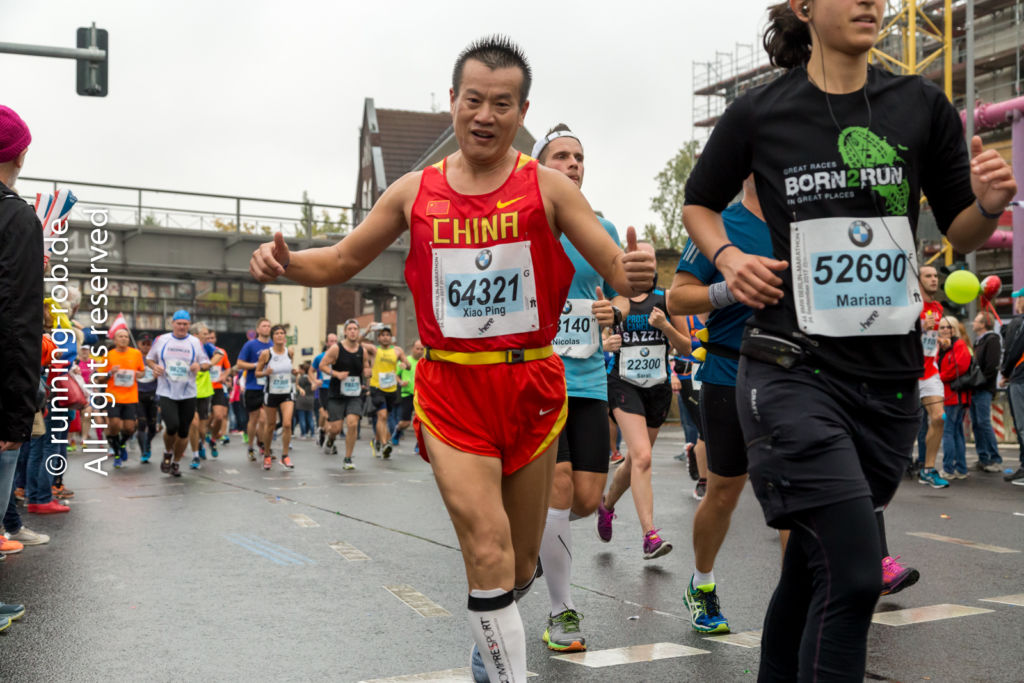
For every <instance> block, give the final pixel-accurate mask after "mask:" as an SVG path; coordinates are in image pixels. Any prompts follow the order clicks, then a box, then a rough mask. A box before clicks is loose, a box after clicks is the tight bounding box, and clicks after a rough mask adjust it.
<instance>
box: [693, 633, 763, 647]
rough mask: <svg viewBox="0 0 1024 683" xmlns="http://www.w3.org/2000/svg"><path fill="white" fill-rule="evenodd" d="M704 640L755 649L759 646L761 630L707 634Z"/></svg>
mask: <svg viewBox="0 0 1024 683" xmlns="http://www.w3.org/2000/svg"><path fill="white" fill-rule="evenodd" d="M704 640H709V641H711V642H713V643H715V642H718V643H725V644H726V645H735V646H737V647H746V648H750V649H756V648H759V647H761V631H760V630H757V631H743V632H741V633H728V634H726V635H724V636H707V637H705V638H704Z"/></svg>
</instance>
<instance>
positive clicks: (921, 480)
mask: <svg viewBox="0 0 1024 683" xmlns="http://www.w3.org/2000/svg"><path fill="white" fill-rule="evenodd" d="M917 483H918V484H925V485H927V486H931V487H932V488H933V489H944V488H946V487H948V486H949V482H948V481H946V480H945V479H943V478H942V477H940V476H939V472H938V470H936V469H935V468H932V469H927V468H922V469H921V471H920V472H918V473H917Z"/></svg>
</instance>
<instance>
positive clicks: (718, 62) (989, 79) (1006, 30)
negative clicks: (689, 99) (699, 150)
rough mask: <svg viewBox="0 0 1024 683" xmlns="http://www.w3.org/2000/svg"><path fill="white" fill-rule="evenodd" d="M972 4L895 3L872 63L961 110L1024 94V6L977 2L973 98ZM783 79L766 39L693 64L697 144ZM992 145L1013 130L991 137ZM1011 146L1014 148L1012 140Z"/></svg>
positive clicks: (1013, 1) (1015, 0) (1013, 0)
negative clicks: (753, 93) (932, 87)
mask: <svg viewBox="0 0 1024 683" xmlns="http://www.w3.org/2000/svg"><path fill="white" fill-rule="evenodd" d="M966 9H967V3H966V1H965V0H890V1H889V2H888V3H887V10H886V18H885V19H884V24H883V29H882V31H880V33H879V37H878V42H877V44H876V47H875V48H874V49H873V50H872V54H871V61H872V63H873V64H875V65H876V66H877V67H878V68H885V69H888V70H890V71H893V72H895V73H901V74H911V73H917V74H921V75H922V76H924V77H925V78H928V79H929V80H931V81H933V82H935V83H936V84H937V85H939V87H941V88H942V89H943V90H944V91H945V92H946V94H947V96H949V98H950V99H951V100H952V102H953V104H954V105H955V106H956V107H957V108H958V109H963V108H965V106H967V104H972V105H973V104H974V102H976V101H979V100H980V101H985V102H999V101H1002V100H1006V99H1011V98H1013V97H1018V96H1020V95H1022V94H1024V82H1022V76H1024V74H1022V69H1024V0H977V1H976V2H975V5H974V15H975V16H974V71H975V92H974V94H973V96H972V97H970V98H968V97H966V95H965V93H964V90H965V88H966V84H965V72H966V69H965V66H966V63H965V62H966V44H965V43H966V33H965V24H966ZM779 73H780V70H779V69H775V68H773V67H772V66H771V65H770V64H769V63H768V56H767V55H766V54H765V53H764V52H763V50H762V49H761V42H760V39H758V40H756V41H755V42H754V43H750V44H746V43H737V44H736V45H735V46H734V48H733V50H732V52H725V51H720V52H716V53H715V58H714V59H713V60H711V61H707V62H694V63H693V95H694V96H693V118H692V122H693V138H694V139H695V140H698V141H699V142H701V143H703V142H705V141H706V140H707V136H708V135H709V134H710V131H711V129H712V128H713V127H714V126H715V124H716V123H717V122H718V119H719V117H721V115H722V113H723V112H724V111H725V108H726V107H727V106H728V105H729V103H730V102H732V101H733V100H734V99H736V98H737V97H738V96H739V95H741V94H742V93H743V92H744V91H746V90H748V89H750V88H753V87H756V86H758V85H761V84H763V83H766V82H768V81H770V80H772V79H773V78H775V77H776V76H777V75H778V74H779ZM988 137H989V142H995V143H996V145H997V146H998V144H999V142H1000V141H1001V140H1003V138H1005V139H1006V140H1007V141H1008V140H1009V132H1008V131H1006V130H996V131H993V132H991V133H989V134H988ZM1007 144H1008V142H1007Z"/></svg>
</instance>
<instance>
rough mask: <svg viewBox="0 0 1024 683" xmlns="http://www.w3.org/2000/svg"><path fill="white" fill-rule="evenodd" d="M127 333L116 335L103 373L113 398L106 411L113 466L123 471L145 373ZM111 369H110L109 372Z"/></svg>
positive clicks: (120, 332)
mask: <svg viewBox="0 0 1024 683" xmlns="http://www.w3.org/2000/svg"><path fill="white" fill-rule="evenodd" d="M129 339H130V337H129V335H128V330H118V331H117V332H115V333H114V344H115V346H114V348H113V349H111V350H110V351H108V352H107V359H106V363H105V364H104V366H103V370H101V372H106V373H108V374H107V393H108V394H110V395H111V396H113V397H114V403H113V405H111V406H109V407H108V408H107V443H109V444H110V448H111V450H112V451H113V454H114V467H116V468H118V469H120V468H121V467H122V466H123V465H124V463H125V461H126V460H128V446H127V444H128V440H129V439H130V438H131V437H132V434H134V433H135V418H136V415H137V411H138V405H139V383H138V380H139V378H140V377H142V376H143V375H144V374H146V364H145V362H143V360H142V352H141V351H139V350H138V349H136V348H132V347H131V346H128V342H129ZM107 368H109V370H108V369H107Z"/></svg>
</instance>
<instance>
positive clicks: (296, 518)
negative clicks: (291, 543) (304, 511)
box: [288, 513, 320, 527]
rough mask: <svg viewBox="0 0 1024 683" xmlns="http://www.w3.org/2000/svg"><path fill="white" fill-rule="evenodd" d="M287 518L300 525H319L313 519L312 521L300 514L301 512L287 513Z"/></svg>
mask: <svg viewBox="0 0 1024 683" xmlns="http://www.w3.org/2000/svg"><path fill="white" fill-rule="evenodd" d="M288 518H289V519H291V520H292V521H293V522H295V523H296V524H298V525H299V526H301V527H315V526H320V525H319V524H317V523H316V522H315V521H313V520H312V519H310V518H309V517H307V516H306V515H301V514H298V513H293V514H290V515H288Z"/></svg>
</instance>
